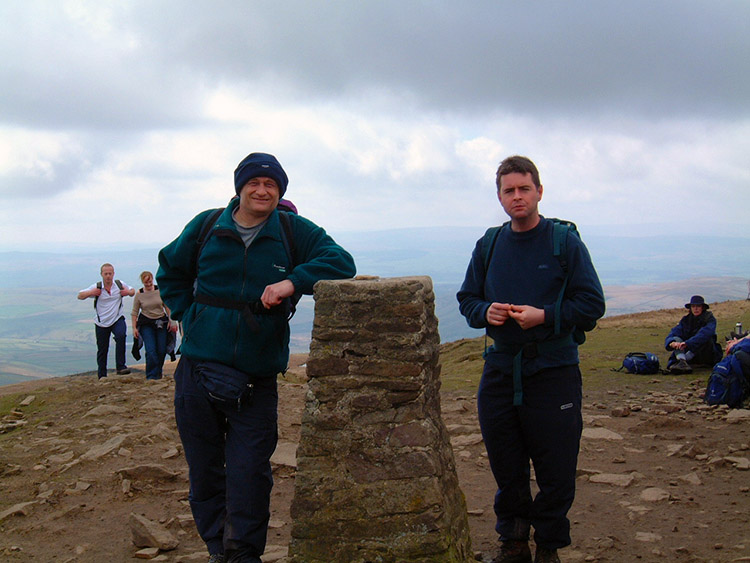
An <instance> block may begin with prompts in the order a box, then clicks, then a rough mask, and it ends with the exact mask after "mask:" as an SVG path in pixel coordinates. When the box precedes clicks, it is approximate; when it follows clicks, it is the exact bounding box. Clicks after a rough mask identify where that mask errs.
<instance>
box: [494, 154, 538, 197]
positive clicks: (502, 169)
mask: <svg viewBox="0 0 750 563" xmlns="http://www.w3.org/2000/svg"><path fill="white" fill-rule="evenodd" d="M513 173H518V174H531V181H532V182H534V185H535V186H536V189H537V190H538V189H539V187H540V186H541V185H542V183H541V181H540V180H539V170H537V169H536V165H535V164H534V163H533V162H532V161H531V159H530V158H527V157H525V156H518V155H514V156H509V157H508V158H506V159H505V160H503V161H502V162H501V163H500V166H499V167H498V168H497V176H496V178H495V184H497V189H498V190H499V189H500V179H501V177H502V176H505V175H507V174H513Z"/></svg>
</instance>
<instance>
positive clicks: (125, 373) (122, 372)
mask: <svg viewBox="0 0 750 563" xmlns="http://www.w3.org/2000/svg"><path fill="white" fill-rule="evenodd" d="M129 373H130V370H129V369H128V368H122V369H118V370H117V375H127V374H129Z"/></svg>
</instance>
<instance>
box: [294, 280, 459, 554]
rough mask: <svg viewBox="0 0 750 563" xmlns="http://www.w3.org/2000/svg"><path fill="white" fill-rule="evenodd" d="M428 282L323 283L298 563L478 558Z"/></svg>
mask: <svg viewBox="0 0 750 563" xmlns="http://www.w3.org/2000/svg"><path fill="white" fill-rule="evenodd" d="M434 301H435V296H434V293H433V291H432V280H430V278H429V277H410V278H388V279H378V278H374V279H355V280H342V281H326V282H319V283H318V284H317V285H316V286H315V322H314V326H313V333H312V343H311V345H310V355H309V358H308V362H307V374H308V376H309V378H310V381H309V387H310V389H309V392H308V395H307V400H306V405H305V410H304V413H303V418H302V437H301V440H300V444H299V447H298V450H297V475H296V478H295V491H294V500H293V502H292V519H293V524H292V539H291V543H290V547H289V555H290V560H291V561H292V562H294V563H333V562H340V563H375V562H383V563H386V562H394V563H396V562H398V563H407V562H408V563H412V562H415V563H416V562H419V563H440V562H452V563H453V562H468V561H472V560H473V557H472V553H471V541H470V537H469V525H468V518H467V512H466V502H465V500H464V496H463V493H462V492H461V490H460V489H459V487H458V478H457V476H456V468H455V463H454V458H453V450H452V448H451V445H450V441H449V436H448V432H447V430H446V428H445V424H444V423H443V420H442V418H441V417H440V397H439V389H440V380H439V375H440V364H439V346H440V337H439V335H438V331H437V319H436V317H435V313H434Z"/></svg>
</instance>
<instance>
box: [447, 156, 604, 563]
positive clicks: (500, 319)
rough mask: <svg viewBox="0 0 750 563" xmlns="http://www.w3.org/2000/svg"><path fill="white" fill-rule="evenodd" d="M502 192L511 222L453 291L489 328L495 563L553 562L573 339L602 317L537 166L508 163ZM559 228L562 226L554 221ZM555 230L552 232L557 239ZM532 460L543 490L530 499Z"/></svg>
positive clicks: (584, 265)
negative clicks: (545, 213)
mask: <svg viewBox="0 0 750 563" xmlns="http://www.w3.org/2000/svg"><path fill="white" fill-rule="evenodd" d="M496 184H497V190H498V191H497V194H498V199H499V200H500V204H501V206H502V208H503V210H504V211H505V212H506V213H507V214H508V215H509V216H510V223H509V224H508V223H506V224H505V225H504V226H503V227H502V228H501V229H500V230H499V232H498V233H497V236H496V238H495V239H494V241H495V242H494V246H492V251H491V252H489V251H488V250H487V249H485V248H484V246H485V244H487V245H488V246H489V241H488V239H487V238H483V239H480V240H479V241H478V242H477V245H476V248H475V249H474V252H473V254H472V256H471V262H470V263H469V267H468V269H467V271H466V277H465V279H464V283H463V285H462V286H461V289H460V291H459V292H458V295H457V297H458V301H459V309H460V311H461V314H463V315H464V316H465V317H466V319H467V321H468V323H469V325H470V326H472V327H474V328H485V329H486V331H487V335H488V336H490V337H491V338H492V339H493V341H494V344H493V345H492V346H491V347H490V348H489V349H488V351H487V354H486V358H485V365H484V371H483V373H482V379H481V381H480V384H479V390H478V393H477V406H478V412H479V423H480V427H481V430H482V436H483V438H484V442H485V447H486V448H487V454H488V459H489V462H490V467H491V469H492V473H493V476H494V477H495V481H496V483H497V492H496V494H495V502H494V510H495V514H496V517H497V523H496V527H495V529H496V531H497V532H498V535H499V539H500V541H501V548H500V551H499V553H498V555H497V556H496V557H495V559H493V562H494V563H530V562H531V550H530V547H529V543H528V542H529V533H530V527H531V526H533V527H534V540H535V542H536V546H537V550H536V555H535V558H534V561H535V562H536V563H555V562H559V561H560V559H559V557H558V555H557V550H558V549H559V548H561V547H565V546H567V545H569V544H570V523H569V521H568V518H567V513H568V510H569V509H570V506H571V505H572V503H573V498H574V496H575V476H576V464H577V458H578V448H579V442H580V437H581V431H582V417H581V396H582V382H581V372H580V370H579V369H578V344H579V343H580V342H582V340H583V338H582V337H583V331H585V330H591V329H592V328H593V327H594V325H595V324H596V321H597V319H599V318H600V317H601V316H602V315H603V314H604V295H603V292H602V288H601V284H600V282H599V278H598V276H597V274H596V271H595V270H594V266H593V265H592V263H591V258H590V257H589V253H588V251H587V250H586V247H585V246H584V244H583V242H581V240H580V238H579V237H577V236H576V235H575V234H573V232H571V231H570V230H568V229H565V230H563V231H562V232H563V233H564V236H565V237H566V239H565V244H564V245H563V247H564V248H565V251H564V252H560V255H559V256H556V255H555V250H554V246H555V243H556V242H558V241H559V240H560V239H558V238H556V237H555V234H554V233H555V230H556V225H555V222H553V221H552V220H548V219H545V218H544V217H542V216H541V215H540V214H539V209H538V204H539V202H540V201H541V199H542V193H543V187H542V184H541V183H540V181H539V172H538V171H537V168H536V166H535V165H534V163H533V162H532V161H531V160H529V159H528V158H526V157H521V156H512V157H509V158H506V159H505V160H504V161H503V162H502V163H501V164H500V167H499V168H498V171H497V178H496ZM558 226H559V225H558ZM559 232H560V231H559V230H558V233H559ZM530 461H531V462H533V464H534V470H535V475H536V482H537V485H538V486H539V493H538V494H537V495H536V497H535V498H533V499H532V496H531V486H530V466H529V462H530Z"/></svg>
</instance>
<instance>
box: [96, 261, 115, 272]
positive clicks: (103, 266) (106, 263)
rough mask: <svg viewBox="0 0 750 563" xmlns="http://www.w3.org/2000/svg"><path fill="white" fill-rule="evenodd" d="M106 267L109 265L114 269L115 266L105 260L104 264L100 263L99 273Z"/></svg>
mask: <svg viewBox="0 0 750 563" xmlns="http://www.w3.org/2000/svg"><path fill="white" fill-rule="evenodd" d="M106 267H110V268H112V269H113V270H114V269H115V267H114V266H113V265H112V264H110V263H109V262H105V263H104V264H102V267H101V268H99V273H100V274H101V273H102V272H103V271H104V268H106Z"/></svg>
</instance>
